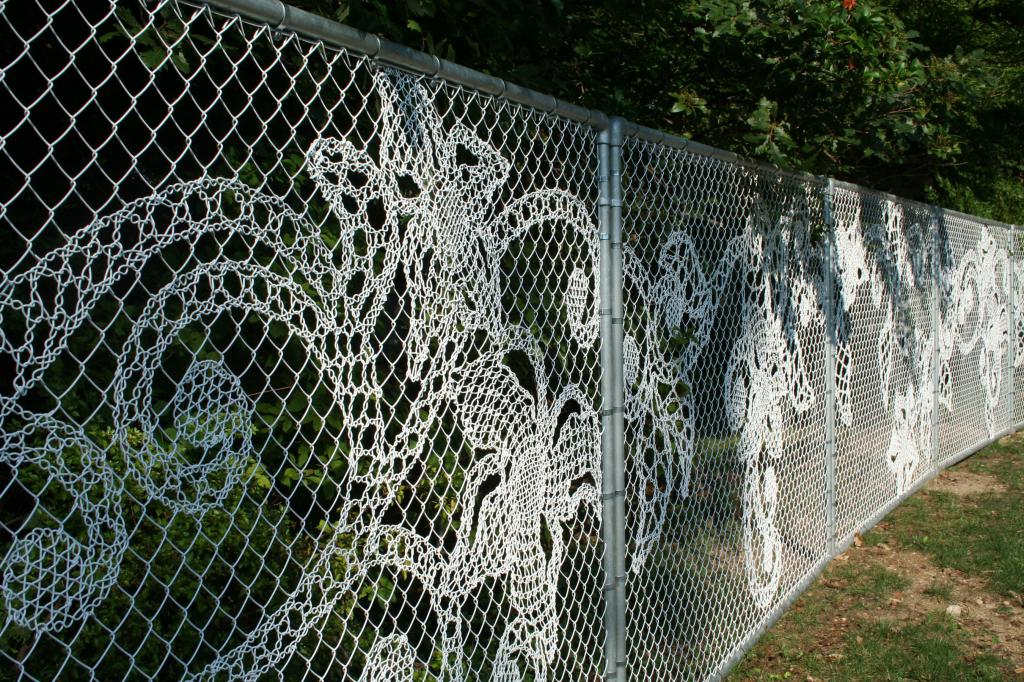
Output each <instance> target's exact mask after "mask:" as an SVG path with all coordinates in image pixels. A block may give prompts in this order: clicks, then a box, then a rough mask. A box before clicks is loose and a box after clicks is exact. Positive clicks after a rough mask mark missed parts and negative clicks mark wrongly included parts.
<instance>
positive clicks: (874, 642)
mask: <svg viewBox="0 0 1024 682" xmlns="http://www.w3.org/2000/svg"><path fill="white" fill-rule="evenodd" d="M728 679H729V680H731V681H732V682H738V681H740V680H808V681H810V680H1005V679H1020V680H1024V435H1014V436H1009V437H1007V438H1004V439H1002V440H1001V441H999V442H998V443H996V444H993V445H991V446H989V447H988V448H986V449H984V450H982V451H981V452H979V453H977V454H976V455H974V456H972V457H970V458H968V459H966V460H965V461H963V462H961V463H960V464H958V465H956V466H955V467H952V468H951V469H948V470H947V471H945V472H943V473H942V474H940V475H939V476H938V477H937V478H936V479H935V480H933V481H932V482H931V483H930V484H929V485H928V486H927V487H926V488H925V489H924V490H922V491H921V492H919V493H917V494H916V495H914V496H913V497H911V498H910V499H909V500H907V501H906V502H905V503H904V504H902V505H900V506H899V507H898V508H897V509H896V510H895V511H893V512H892V513H891V514H890V515H889V516H888V517H886V518H885V519H884V520H883V521H882V522H881V523H879V524H878V525H877V526H876V527H875V528H874V529H873V530H872V531H871V532H869V533H867V534H865V535H864V536H863V537H860V536H858V537H857V539H856V542H855V543H854V545H853V546H851V547H850V549H849V550H847V551H846V552H844V553H843V554H842V555H840V556H839V557H837V558H836V560H835V561H833V562H832V563H831V565H830V566H829V567H828V568H827V569H826V571H825V572H824V574H822V576H821V577H820V578H818V580H816V581H815V582H814V584H813V585H812V587H811V588H810V589H809V590H808V591H807V592H806V593H805V594H804V595H802V596H801V597H800V599H799V600H797V602H796V603H795V604H794V605H793V607H792V608H791V609H790V610H789V611H788V612H787V613H786V614H785V615H784V616H783V617H782V618H781V619H780V620H779V622H778V623H776V624H775V626H774V627H772V628H771V629H770V630H769V631H768V632H767V633H766V634H765V635H764V637H762V638H761V640H760V642H758V644H757V646H755V647H754V649H753V650H752V651H751V652H750V653H748V654H747V656H746V657H745V658H744V659H743V661H741V662H740V664H739V665H738V666H737V667H736V669H735V670H734V671H733V672H732V674H731V675H730V676H729V678H728Z"/></svg>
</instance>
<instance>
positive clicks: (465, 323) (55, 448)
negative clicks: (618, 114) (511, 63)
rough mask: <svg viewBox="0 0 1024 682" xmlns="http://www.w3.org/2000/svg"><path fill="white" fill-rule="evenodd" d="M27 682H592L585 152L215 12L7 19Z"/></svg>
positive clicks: (44, 11)
mask: <svg viewBox="0 0 1024 682" xmlns="http://www.w3.org/2000/svg"><path fill="white" fill-rule="evenodd" d="M0 16H2V19H0V23H2V27H0V33H2V35H3V40H2V44H3V45H4V47H3V50H4V54H3V62H2V64H3V66H2V72H3V81H2V82H3V88H2V93H0V108H2V110H3V111H5V112H8V113H7V114H6V115H5V119H6V120H5V123H4V128H3V136H2V139H3V153H2V160H0V168H2V173H3V176H4V178H5V180H6V182H4V183H3V189H2V190H0V191H2V192H3V197H2V201H0V204H2V205H3V216H2V220H3V230H4V234H5V239H4V244H3V246H2V247H0V249H2V253H3V258H2V262H3V276H2V279H0V309H2V313H0V314H2V315H3V336H2V350H3V353H4V355H5V357H4V361H5V362H6V363H7V364H6V366H5V367H6V371H5V374H4V376H5V377H6V379H5V382H4V387H3V394H2V398H0V422H2V429H0V433H2V439H3V440H2V444H0V447H2V454H0V459H2V461H3V473H2V476H3V478H2V480H0V489H2V510H3V511H2V515H0V523H2V526H0V527H2V529H3V539H2V543H3V547H2V551H3V555H4V560H3V572H2V582H0V587H2V604H3V611H4V614H3V615H4V621H3V629H2V631H0V660H2V661H3V664H2V665H0V667H2V668H4V669H6V671H7V673H5V674H4V675H2V676H3V677H5V678H6V677H7V676H8V673H9V674H11V675H14V676H20V677H24V678H27V679H36V680H50V679H55V678H62V679H86V678H93V679H95V678H98V679H108V680H113V679H163V680H170V679H175V680H177V679H200V678H201V679H210V678H218V679H228V678H231V679H253V680H255V679H288V680H296V679H305V678H308V679H336V680H365V681H367V682H369V681H384V680H388V681H390V680H401V679H405V680H412V679H414V678H415V679H427V678H430V679H435V678H436V679H477V678H482V679H488V678H490V679H497V680H514V679H521V678H522V676H523V675H524V674H528V675H529V676H530V679H534V680H544V679H549V678H558V679H592V678H593V677H594V676H595V675H597V674H599V673H598V666H599V664H600V661H599V660H598V659H599V656H600V652H601V646H602V641H603V635H602V630H601V628H600V620H601V618H602V614H603V607H602V603H601V585H602V582H603V580H602V577H601V574H600V561H601V553H602V545H601V543H600V542H599V537H600V529H599V527H598V522H599V518H600V503H601V502H600V496H599V493H598V490H600V485H601V475H600V431H599V421H598V412H597V410H596V408H597V404H598V403H597V400H598V384H599V374H598V366H597V363H598V347H597V336H598V308H597V290H596V285H597V276H598V274H597V269H596V268H597V259H598V255H597V254H598V250H597V247H598V240H597V232H596V224H597V222H596V208H595V207H596V192H597V180H596V176H597V163H596V152H595V145H596V133H595V131H594V130H592V129H590V128H586V127H582V126H579V125H577V124H575V123H571V122H569V121H566V120H562V119H559V118H557V117H554V116H550V115H545V114H542V113H538V112H535V111H532V110H529V109H526V108H523V107H520V106H517V105H514V104H511V103H509V102H507V101H503V100H500V99H494V98H488V97H483V96H480V95H477V94H474V93H472V92H469V91H466V90H463V89H461V88H459V87H456V86H452V85H448V84H445V83H443V82H441V81H437V80H432V79H428V78H423V77H416V76H412V75H409V74H405V73H401V72H399V71H396V70H393V69H389V68H387V67H384V66H382V65H380V64H377V63H375V62H373V61H372V60H369V59H367V58H363V57H359V56H355V55H353V54H349V53H346V52H345V51H342V50H336V49H329V48H327V47H325V46H324V45H322V44H319V43H314V42H308V41H303V40H301V39H299V38H298V37H297V36H295V35H292V34H287V35H286V34H278V33H275V32H274V31H273V30H272V29H271V28H268V27H266V26H258V25H251V24H246V23H244V22H242V21H240V20H239V19H237V18H230V17H224V16H220V15H217V14H215V13H213V12H211V11H210V10H209V9H202V8H194V7H189V6H185V5H178V4H172V3H163V4H159V5H157V6H155V7H153V6H149V7H144V6H143V5H141V4H136V3H123V4H117V5H113V4H104V3H84V4H83V5H81V6H76V5H75V4H74V3H66V2H64V3H59V2H43V3H40V4H38V5H37V4H35V3H23V4H20V5H19V6H18V7H17V9H15V8H14V7H13V6H7V7H4V8H3V11H2V12H0Z"/></svg>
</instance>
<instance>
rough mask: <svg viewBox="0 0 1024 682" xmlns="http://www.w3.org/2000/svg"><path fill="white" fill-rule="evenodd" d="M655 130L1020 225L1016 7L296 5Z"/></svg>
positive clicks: (1023, 109)
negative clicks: (671, 132) (677, 134)
mask: <svg viewBox="0 0 1024 682" xmlns="http://www.w3.org/2000/svg"><path fill="white" fill-rule="evenodd" d="M296 3H297V4H298V5H300V6H302V7H304V8H306V9H309V10H311V11H315V12H318V13H321V14H324V15H326V16H330V17H333V18H336V19H339V20H341V21H344V22H347V23H349V24H352V25H354V26H357V27H360V28H364V29H366V30H369V31H373V32H378V33H381V34H383V35H385V36H386V37H389V38H391V39H393V40H396V41H398V42H402V43H405V44H408V45H412V46H415V47H419V48H422V49H424V50H426V51H428V52H433V53H436V54H438V55H440V56H442V57H448V58H450V59H455V60H457V61H459V62H460V63H463V64H466V65H468V66H473V67H476V68H479V69H482V70H484V71H488V72H491V73H494V74H496V75H500V76H502V77H505V78H508V79H510V80H513V81H516V82H519V83H521V84H523V85H527V86H530V87H533V88H536V89H539V90H542V91H546V92H552V93H554V94H556V95H558V96H560V97H562V98H565V99H568V100H570V101H576V102H580V103H583V104H586V105H588V106H591V107H595V108H600V109H602V110H604V111H608V112H611V113H617V114H621V115H624V116H627V117H629V118H632V119H634V120H637V121H638V122H641V123H644V124H646V125H650V126H652V127H656V128H660V129H665V130H670V131H673V132H676V133H680V134H683V135H686V136H689V137H692V138H694V139H697V140H699V141H702V142H705V143H708V144H712V145H716V146H719V147H724V148H727V149H731V150H735V151H738V152H741V153H744V154H747V155H750V156H754V157H757V158H761V159H765V160H768V161H771V162H774V163H778V164H781V165H783V166H787V167H791V168H798V169H803V170H808V171H811V172H814V173H823V174H829V175H833V176H836V177H839V178H842V179H847V180H851V181H854V182H858V183H862V184H865V185H869V186H873V187H877V188H879V189H885V190H888V191H892V192H895V193H897V194H901V195H904V196H909V197H912V198H917V199H925V200H928V201H933V202H937V203H940V204H942V205H945V206H948V207H951V208H957V209H961V210H964V211H968V212H972V213H981V214H984V215H989V216H992V217H995V218H999V219H1002V220H1005V221H1008V222H1017V223H1020V222H1022V221H1024V162H1022V159H1024V154H1022V143H1021V135H1020V123H1019V122H1020V120H1021V117H1022V113H1024V78H1022V74H1024V5H1022V4H1021V3H1020V2H1018V0H938V1H936V2H928V3H922V2H920V0H890V1H889V2H886V3H882V2H878V1H877V0H681V1H677V0H631V1H628V2H627V1H625V0H584V1H582V2H563V1H562V0H531V1H530V2H525V3H519V2H516V3H510V2H483V1H481V0H403V1H402V2H387V3H385V2H381V1H380V0H351V1H346V0H296Z"/></svg>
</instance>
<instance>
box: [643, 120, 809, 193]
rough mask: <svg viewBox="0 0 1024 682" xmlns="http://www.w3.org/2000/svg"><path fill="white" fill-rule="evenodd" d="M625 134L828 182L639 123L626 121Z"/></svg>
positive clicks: (805, 180)
mask: <svg viewBox="0 0 1024 682" xmlns="http://www.w3.org/2000/svg"><path fill="white" fill-rule="evenodd" d="M623 133H624V134H625V135H628V136H630V137H633V138H636V139H638V140H643V141H645V142H651V143H653V144H662V145H665V146H667V147H672V148H675V149H680V150H683V151H687V152H690V153H692V154H697V155H699V156H705V157H708V158H712V159H718V160H720V161H725V162H726V163H734V164H737V165H741V166H746V167H747V168H750V169H753V170H762V171H770V172H772V173H775V174H776V175H781V176H784V177H788V178H792V179H794V180H799V181H801V182H810V183H815V184H825V182H826V179H825V178H823V177H821V176H818V175H813V174H811V173H807V172H804V171H792V170H786V169H784V168H779V167H778V166H775V165H773V164H770V163H766V162H764V161H758V160H757V159H750V158H747V157H745V156H741V155H739V154H737V153H736V152H730V151H727V150H725V149H719V148H718V147H712V146H710V145H706V144H701V143H700V142H695V141H693V140H691V139H689V138H686V137H681V136H679V135H673V134H671V133H666V132H664V131H661V130H655V129H654V128H648V127H647V126H642V125H640V124H638V123H632V122H630V121H626V122H624V123H623Z"/></svg>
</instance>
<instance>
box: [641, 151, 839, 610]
mask: <svg viewBox="0 0 1024 682" xmlns="http://www.w3.org/2000/svg"><path fill="white" fill-rule="evenodd" d="M738 173H739V175H738V177H740V178H742V179H743V180H746V179H747V178H745V177H744V176H743V174H742V173H743V172H742V171H738ZM749 179H750V180H754V179H755V176H749ZM747 201H748V202H749V203H745V204H744V211H743V214H744V218H743V220H744V227H743V229H742V230H741V231H740V232H739V233H738V234H735V235H734V236H731V237H725V238H723V237H720V236H718V235H716V239H718V240H720V242H721V246H720V247H718V248H717V249H716V250H715V251H714V253H716V254H717V255H716V256H714V257H709V252H711V250H710V248H709V246H708V245H705V244H698V242H697V241H696V240H695V239H694V237H692V236H691V235H689V234H687V232H685V231H671V232H668V233H667V234H666V235H665V236H664V238H663V241H662V242H661V245H660V247H659V248H658V249H657V250H656V251H655V255H653V256H652V257H651V260H650V262H645V256H644V255H642V254H640V253H637V252H636V251H634V250H633V249H631V248H629V247H628V246H627V247H626V248H624V252H623V260H624V278H625V286H626V289H627V291H631V292H632V295H631V296H630V297H629V301H630V304H631V307H630V309H629V310H627V327H626V335H625V339H624V355H625V358H624V366H625V370H624V385H625V386H626V387H627V392H626V425H627V433H626V437H627V452H629V453H630V456H631V457H632V458H633V459H632V461H633V467H634V475H633V479H632V485H633V488H634V490H633V500H634V502H633V510H634V511H633V518H632V523H631V535H630V540H631V546H632V548H633V551H632V555H631V563H630V568H631V571H632V572H633V573H640V572H641V571H643V570H644V569H645V565H646V564H647V562H648V561H649V560H650V557H651V553H652V552H653V551H654V548H655V547H656V546H657V545H658V543H659V541H661V536H662V533H663V529H664V528H665V524H666V519H667V516H668V513H669V511H668V510H669V508H670V507H671V506H672V504H673V503H675V504H678V503H679V502H678V501H679V500H684V501H685V500H686V498H687V497H688V495H689V494H690V489H689V488H690V484H691V468H692V466H693V458H694V456H695V454H696V452H695V447H696V441H697V425H696V420H697V419H698V418H699V414H698V408H697V406H696V405H695V390H696V388H695V387H696V385H697V384H698V382H699V381H700V376H699V374H698V372H696V371H695V368H696V366H697V363H698V362H700V360H701V358H702V357H703V356H705V354H707V353H708V352H709V350H710V344H711V342H712V340H713V339H714V340H715V341H717V343H719V344H721V337H722V334H723V333H727V332H723V331H721V330H722V329H723V328H727V327H728V325H731V324H735V326H736V329H737V330H738V331H737V332H736V334H735V337H734V338H732V339H730V341H729V346H728V349H729V350H728V355H727V357H723V358H721V360H722V361H724V363H725V367H724V373H723V375H722V378H721V384H717V385H712V386H708V387H704V386H701V387H700V391H702V392H707V391H710V392H711V394H712V395H714V398H715V399H716V400H721V401H722V402H721V403H719V404H721V405H724V416H725V424H724V425H725V427H726V428H727V429H728V431H729V432H731V433H734V434H736V436H735V438H736V445H735V457H736V460H737V462H738V464H739V465H740V466H741V467H742V476H743V484H742V495H741V509H742V512H741V520H740V522H741V524H742V545H741V546H742V552H743V564H744V571H745V575H746V582H747V586H748V591H749V594H750V596H751V598H752V599H753V601H754V603H755V604H756V605H757V607H758V608H760V609H767V608H768V607H769V606H771V605H772V604H773V603H774V600H775V598H776V596H777V593H778V588H779V582H780V579H781V577H782V571H783V556H782V548H781V539H780V534H779V528H778V524H777V518H776V517H777V513H778V508H779V483H778V480H777V474H776V469H775V466H776V462H777V461H778V459H779V458H780V457H781V456H782V454H783V452H784V451H785V449H786V447H787V442H788V440H789V439H788V437H787V432H791V431H792V430H793V418H794V417H798V416H799V415H802V414H804V413H806V412H807V411H808V410H809V409H810V408H811V407H812V406H814V405H815V404H816V403H817V402H818V400H819V396H817V395H816V394H815V390H814V386H813V384H814V382H813V381H811V380H810V378H809V375H808V369H807V367H806V365H805V360H804V354H803V350H802V346H803V343H804V339H805V338H806V337H807V334H808V331H809V330H813V329H815V328H816V327H817V328H821V327H822V326H823V323H824V317H823V315H822V313H821V303H820V300H819V299H820V294H821V272H820V267H819V268H818V269H815V268H814V267H811V264H812V263H815V262H817V261H816V260H815V259H816V256H815V254H816V253H817V252H818V250H819V249H820V247H819V246H815V245H814V244H812V243H811V242H810V233H809V231H808V219H809V216H808V211H807V200H806V197H801V196H800V195H797V197H796V198H795V199H793V200H792V201H791V205H790V206H788V207H787V208H785V209H783V210H782V211H781V213H779V214H777V215H775V216H773V215H772V214H771V211H772V209H773V208H775V207H774V206H772V207H769V206H767V205H766V204H765V201H764V200H763V199H761V198H758V197H756V195H755V196H754V198H751V199H748V200H747ZM637 220H638V223H639V224H638V225H637V226H636V229H637V230H638V231H640V230H643V229H649V228H647V227H646V226H645V225H644V224H643V223H640V222H639V219H637ZM805 260H806V262H804V261H805ZM819 260H820V259H819ZM716 325H717V328H718V329H719V331H718V334H717V339H716V338H715V336H716V335H715V334H713V330H714V329H715V328H716ZM723 326H724V327H723ZM679 336H682V337H683V340H682V341H681V342H679V341H674V337H679ZM719 352H720V351H719ZM705 371H706V370H705ZM819 407H820V405H819ZM705 409H706V408H705Z"/></svg>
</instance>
